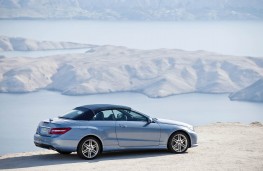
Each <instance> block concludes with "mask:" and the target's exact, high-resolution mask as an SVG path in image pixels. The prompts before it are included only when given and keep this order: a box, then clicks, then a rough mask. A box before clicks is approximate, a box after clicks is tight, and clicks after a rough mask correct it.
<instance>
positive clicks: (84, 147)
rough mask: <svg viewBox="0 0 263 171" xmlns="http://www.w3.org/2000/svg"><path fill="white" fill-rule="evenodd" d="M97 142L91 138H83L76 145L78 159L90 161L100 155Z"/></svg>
mask: <svg viewBox="0 0 263 171" xmlns="http://www.w3.org/2000/svg"><path fill="white" fill-rule="evenodd" d="M100 151H101V148H100V144H99V141H98V140H97V139H96V138H93V137H87V138H84V139H83V140H82V141H81V142H80V143H79V145H78V149H77V153H78V156H79V157H80V158H83V159H86V160H91V159H94V158H96V157H97V156H98V155H99V154H100Z"/></svg>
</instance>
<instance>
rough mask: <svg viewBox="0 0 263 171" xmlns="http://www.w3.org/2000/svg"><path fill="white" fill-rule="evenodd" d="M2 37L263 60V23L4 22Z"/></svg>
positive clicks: (1, 27)
mask: <svg viewBox="0 0 263 171" xmlns="http://www.w3.org/2000/svg"><path fill="white" fill-rule="evenodd" d="M0 35H5V36H20V37H25V38H31V39H37V40H51V41H71V42H80V43H88V44H98V45H105V44H110V45H120V46H127V47H129V48H138V49H156V48H157V49H158V48H175V49H184V50H206V51H212V52H218V53H221V54H230V55H241V56H258V57H263V48H262V45H263V22H262V21H218V22H200V21H193V22H105V21H85V20H53V21H49V20H44V21H43V20H39V21H38V20H33V21H32V20H13V21H12V20H1V21H0Z"/></svg>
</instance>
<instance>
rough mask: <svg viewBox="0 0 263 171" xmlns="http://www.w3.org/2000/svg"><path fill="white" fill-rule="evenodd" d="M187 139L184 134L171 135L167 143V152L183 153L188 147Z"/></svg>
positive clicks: (188, 141)
mask: <svg viewBox="0 0 263 171" xmlns="http://www.w3.org/2000/svg"><path fill="white" fill-rule="evenodd" d="M189 143H190V140H189V137H188V135H187V134H186V133H184V132H175V133H173V134H172V135H171V136H170V138H169V141H168V144H167V147H168V150H169V151H170V152H172V153H184V152H186V151H187V149H188V147H189Z"/></svg>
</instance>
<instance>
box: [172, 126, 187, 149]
mask: <svg viewBox="0 0 263 171" xmlns="http://www.w3.org/2000/svg"><path fill="white" fill-rule="evenodd" d="M179 132H182V133H184V134H185V135H186V136H187V138H188V140H189V144H188V148H190V147H191V145H192V141H191V137H190V135H189V134H188V132H187V131H185V130H182V129H180V130H176V131H174V132H172V133H171V135H170V136H169V138H168V141H167V148H168V142H169V141H170V139H171V138H172V136H173V135H174V134H176V133H179Z"/></svg>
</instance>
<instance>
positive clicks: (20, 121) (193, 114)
mask: <svg viewBox="0 0 263 171" xmlns="http://www.w3.org/2000/svg"><path fill="white" fill-rule="evenodd" d="M94 103H110V104H121V105H127V106H130V107H132V108H134V109H136V110H138V111H141V112H143V113H145V114H147V115H150V116H152V117H159V118H167V119H174V120H179V121H183V122H187V123H190V124H193V125H204V124H208V123H215V122H241V123H246V124H247V123H250V122H253V121H261V122H263V104H262V103H249V102H237V101H230V100H229V99H228V97H227V94H221V95H218V94H184V95H176V96H170V97H166V98H148V97H146V96H144V95H142V94H137V93H113V94H98V95H89V96H65V95H61V94H60V93H57V92H50V91H40V92H35V93H29V94H3V93H2V94H0V106H1V107H0V117H1V119H0V135H1V136H0V147H1V148H0V154H5V153H13V152H24V151H33V150H40V149H39V148H36V147H34V144H33V135H34V132H35V130H36V127H37V125H38V123H39V121H41V120H43V119H48V118H53V117H56V116H59V115H61V114H63V113H64V112H66V111H68V110H70V109H72V108H74V107H76V106H80V105H85V104H94ZM14 147H16V148H14Z"/></svg>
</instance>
